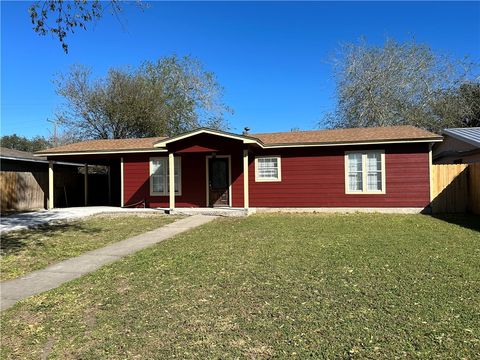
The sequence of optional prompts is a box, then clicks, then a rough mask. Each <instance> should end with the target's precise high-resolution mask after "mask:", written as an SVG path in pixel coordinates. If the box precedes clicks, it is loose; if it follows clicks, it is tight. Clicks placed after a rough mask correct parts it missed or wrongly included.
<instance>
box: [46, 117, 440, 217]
mask: <svg viewBox="0 0 480 360" xmlns="http://www.w3.org/2000/svg"><path fill="white" fill-rule="evenodd" d="M439 141H442V137H441V136H439V135H436V134H433V133H430V132H428V131H425V130H421V129H418V128H415V127H412V126H396V127H380V128H358V129H338V130H318V131H295V132H278V133H263V134H247V135H237V134H233V133H228V132H224V131H218V130H212V129H206V128H200V129H197V130H194V131H191V132H188V133H185V134H182V135H178V136H174V137H170V138H165V137H157V138H142V139H118V140H92V141H84V142H79V143H75V144H70V145H65V146H60V147H56V148H52V149H48V150H45V151H41V152H38V155H42V156H46V157H47V158H48V160H49V161H50V171H49V173H50V180H51V181H50V189H51V192H50V197H49V200H50V201H49V204H50V207H52V206H51V204H52V203H53V199H52V194H53V187H54V183H55V180H54V179H55V176H54V173H55V161H72V162H82V163H84V164H86V168H87V169H88V164H95V165H107V166H108V167H109V169H110V170H109V183H110V190H109V192H111V194H110V195H111V196H110V197H109V198H110V204H109V205H118V206H146V207H153V208H168V209H174V208H189V207H231V208H245V209H249V208H257V209H258V208H311V209H321V208H382V209H384V210H385V209H387V208H394V209H398V208H404V210H407V209H411V210H414V211H420V210H423V209H424V208H425V207H427V206H428V205H429V203H430V166H431V147H432V144H433V143H435V142H439ZM85 173H86V174H88V171H86V172H85ZM169 174H174V176H170V175H169ZM85 178H86V181H85V203H86V205H88V203H89V199H88V179H87V175H86V176H85ZM80 190H82V189H80ZM106 205H107V204H106Z"/></svg>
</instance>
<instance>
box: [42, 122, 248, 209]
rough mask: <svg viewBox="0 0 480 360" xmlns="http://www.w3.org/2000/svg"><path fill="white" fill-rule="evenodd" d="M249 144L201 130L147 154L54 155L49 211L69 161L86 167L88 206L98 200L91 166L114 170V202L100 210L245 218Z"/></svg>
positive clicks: (156, 146) (111, 190) (110, 181)
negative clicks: (60, 169) (59, 170)
mask: <svg viewBox="0 0 480 360" xmlns="http://www.w3.org/2000/svg"><path fill="white" fill-rule="evenodd" d="M244 140H245V139H243V138H238V137H233V138H232V137H225V136H219V135H217V134H213V133H210V132H205V131H202V132H199V133H196V134H191V135H190V136H188V137H183V138H171V139H169V140H168V141H166V142H163V143H162V142H160V143H159V142H157V143H154V146H153V147H152V148H149V149H148V150H147V149H145V150H140V149H139V150H134V151H122V150H118V151H112V152H103V153H99V152H89V153H83V154H80V153H68V154H55V155H49V156H48V158H49V160H50V170H49V190H50V191H49V202H48V204H49V208H50V209H51V208H53V204H54V203H53V196H54V191H53V189H54V186H55V165H54V159H55V160H56V161H58V160H62V159H69V160H70V161H76V162H80V163H83V164H85V165H84V171H83V173H84V182H83V183H84V184H83V185H84V186H83V188H82V189H78V190H79V191H80V190H82V191H83V193H84V194H85V201H84V205H85V206H90V205H92V204H94V202H93V200H95V199H94V197H93V196H92V195H91V194H92V193H93V190H94V189H92V188H91V187H90V182H89V176H90V175H89V167H90V166H91V165H102V166H106V167H107V168H108V169H109V171H108V175H109V177H108V184H109V186H108V199H109V200H108V203H101V204H99V203H98V202H97V203H96V204H95V205H107V206H120V207H125V208H136V207H138V208H156V209H162V210H164V211H167V212H169V213H170V212H171V213H173V212H175V213H179V211H178V210H177V209H181V213H183V214H186V215H187V214H198V213H202V214H219V215H223V216H231V215H232V214H236V215H239V214H245V213H246V212H247V210H248V209H249V167H250V165H251V164H250V163H249V153H252V152H254V151H255V146H254V145H252V144H248V143H245V141H244ZM112 141H113V140H112ZM170 174H172V175H173V176H170ZM114 200H115V201H114ZM212 209H213V211H212Z"/></svg>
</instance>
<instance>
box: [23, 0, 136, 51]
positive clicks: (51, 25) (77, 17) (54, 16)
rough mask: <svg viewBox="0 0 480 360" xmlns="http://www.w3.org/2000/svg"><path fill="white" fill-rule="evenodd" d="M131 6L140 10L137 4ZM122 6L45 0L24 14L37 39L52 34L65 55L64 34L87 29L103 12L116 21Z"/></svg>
mask: <svg viewBox="0 0 480 360" xmlns="http://www.w3.org/2000/svg"><path fill="white" fill-rule="evenodd" d="M135 3H136V4H137V5H138V6H140V7H142V8H144V5H143V3H142V2H141V1H139V0H137V1H136V2H135ZM124 4H125V3H123V4H122V2H121V1H118V0H109V1H100V0H89V1H87V0H69V1H65V0H46V1H35V2H34V3H33V4H32V5H31V6H30V7H29V9H28V11H29V14H30V19H31V21H32V24H33V30H34V31H35V32H36V33H37V34H39V35H41V36H45V35H47V34H51V35H53V36H54V37H56V38H57V39H58V40H59V41H60V44H61V45H62V48H63V50H64V51H65V53H68V44H67V42H66V37H67V35H68V34H73V33H75V30H77V29H83V30H87V25H88V24H90V23H94V22H95V21H98V20H99V19H100V18H102V16H103V14H104V12H105V10H106V9H109V10H110V12H111V13H112V14H113V15H115V16H116V17H117V19H118V18H119V14H120V13H121V11H122V6H123V5H124Z"/></svg>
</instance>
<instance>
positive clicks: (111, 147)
mask: <svg viewBox="0 0 480 360" xmlns="http://www.w3.org/2000/svg"><path fill="white" fill-rule="evenodd" d="M204 133H206V134H211V135H215V136H220V137H223V138H230V139H234V140H238V141H241V142H243V143H244V144H252V145H257V146H259V147H261V148H282V147H302V146H339V145H362V144H382V143H408V142H438V141H442V137H441V136H440V135H437V134H434V133H431V132H429V131H426V130H423V129H419V128H416V127H414V126H390V127H376V128H352V129H333V130H313V131H289V132H275V133H259V134H248V135H237V134H233V133H229V132H225V131H220V130H213V129H206V128H200V129H196V130H193V131H190V132H187V133H184V134H181V135H177V136H174V137H170V138H168V137H151V138H136V139H102V140H88V141H82V142H78V143H74V144H69V145H64V146H58V147H55V148H51V149H47V150H43V151H39V152H37V153H36V156H60V155H81V154H83V155H87V154H109V153H131V152H166V151H167V145H168V144H170V143H173V142H176V141H179V140H182V139H185V138H188V137H192V136H195V135H198V134H204Z"/></svg>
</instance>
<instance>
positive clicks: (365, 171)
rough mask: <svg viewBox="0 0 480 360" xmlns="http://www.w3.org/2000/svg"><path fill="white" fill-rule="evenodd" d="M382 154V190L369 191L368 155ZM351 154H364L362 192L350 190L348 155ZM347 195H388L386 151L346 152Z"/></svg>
mask: <svg viewBox="0 0 480 360" xmlns="http://www.w3.org/2000/svg"><path fill="white" fill-rule="evenodd" d="M369 153H380V159H381V162H382V190H367V154H369ZM349 154H362V187H363V189H362V190H361V191H352V190H349V188H348V155H349ZM344 157H345V162H344V164H345V165H344V166H345V194H356V195H372V194H385V193H386V181H385V178H386V173H387V170H386V167H385V150H366V151H345V156H344Z"/></svg>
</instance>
